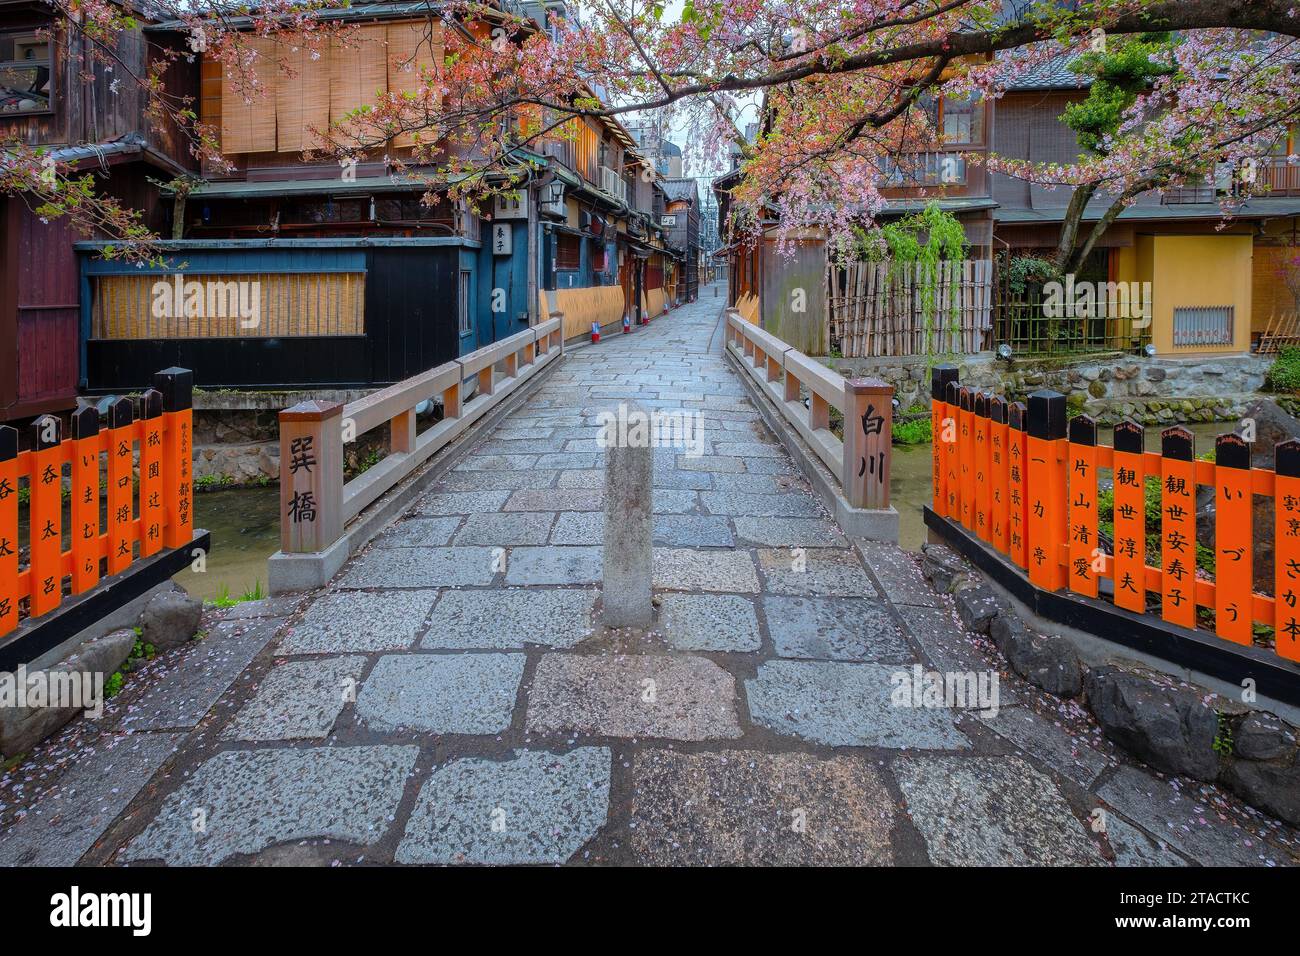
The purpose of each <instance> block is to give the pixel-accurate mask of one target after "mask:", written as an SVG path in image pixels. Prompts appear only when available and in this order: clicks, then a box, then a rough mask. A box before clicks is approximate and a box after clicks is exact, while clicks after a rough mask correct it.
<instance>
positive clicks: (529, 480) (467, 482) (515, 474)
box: [417, 470, 560, 507]
mask: <svg viewBox="0 0 1300 956" xmlns="http://www.w3.org/2000/svg"><path fill="white" fill-rule="evenodd" d="M559 474H560V473H559V472H558V471H553V470H547V471H541V470H533V471H453V472H451V473H449V474H447V475H444V476H443V478H442V480H441V481H439V482H438V485H437V491H438V493H440V494H448V493H450V494H478V493H482V492H489V491H525V490H530V489H536V488H550V487H552V486H553V485H554V484H555V482H556V480H557V479H558V476H559ZM503 497H504V496H503ZM417 507H418V505H417ZM498 507H499V506H498Z"/></svg>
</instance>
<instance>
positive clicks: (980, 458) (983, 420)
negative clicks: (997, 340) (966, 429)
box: [974, 392, 993, 541]
mask: <svg viewBox="0 0 1300 956" xmlns="http://www.w3.org/2000/svg"><path fill="white" fill-rule="evenodd" d="M989 397H990V396H989V394H988V392H978V393H976V395H975V419H974V421H975V462H974V467H975V533H976V534H977V535H979V537H980V539H981V540H982V541H991V540H992V539H993V516H992V514H991V513H990V505H991V499H990V496H989V485H990V481H989V478H990V475H989V468H990V463H991V460H992V451H993V449H992V444H991V438H990V435H989V425H990V424H991V423H990V421H989Z"/></svg>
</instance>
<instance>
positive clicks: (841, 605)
mask: <svg viewBox="0 0 1300 956" xmlns="http://www.w3.org/2000/svg"><path fill="white" fill-rule="evenodd" d="M763 614H764V616H765V617H766V618H767V630H768V633H769V634H771V635H772V643H773V644H774V645H775V647H776V653H777V655H778V656H780V657H803V658H810V659H813V660H833V661H891V662H896V663H910V662H911V661H912V659H913V658H914V656H915V655H914V654H913V653H912V652H911V650H910V649H909V648H908V647H907V645H906V644H904V643H903V640H902V638H901V637H900V636H899V633H898V628H897V627H896V626H895V625H894V621H893V618H891V617H890V616H889V612H888V611H887V610H886V609H885V606H884V605H883V604H882V603H880V602H878V601H873V600H870V599H866V598H817V597H783V596H780V595H770V594H769V595H766V596H765V597H764V598H763Z"/></svg>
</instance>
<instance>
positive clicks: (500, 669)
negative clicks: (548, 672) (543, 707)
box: [356, 654, 524, 734]
mask: <svg viewBox="0 0 1300 956" xmlns="http://www.w3.org/2000/svg"><path fill="white" fill-rule="evenodd" d="M523 675H524V655H523V654H391V655H388V656H385V657H381V658H380V659H379V660H378V661H376V662H375V666H374V668H373V669H372V670H371V672H370V674H369V676H367V677H366V680H365V683H364V685H362V688H361V693H360V694H359V695H358V696H357V705H356V711H357V719H358V721H360V722H361V723H362V724H363V725H365V726H366V727H368V728H369V729H371V730H379V731H396V730H414V731H424V732H427V733H434V734H495V733H500V732H501V731H503V730H505V729H506V728H507V727H509V726H510V714H511V712H512V711H513V710H514V707H515V698H516V696H517V695H518V690H519V681H520V679H521V678H522V677H523Z"/></svg>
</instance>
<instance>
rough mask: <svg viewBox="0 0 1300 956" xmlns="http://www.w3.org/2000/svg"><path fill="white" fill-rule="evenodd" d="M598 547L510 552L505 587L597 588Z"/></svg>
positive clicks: (599, 555)
mask: <svg viewBox="0 0 1300 956" xmlns="http://www.w3.org/2000/svg"><path fill="white" fill-rule="evenodd" d="M600 576H601V549H600V548H598V547H559V546H556V545H549V546H547V547H544V548H513V549H511V551H510V556H509V559H508V563H507V565H506V584H510V585H554V584H599V583H600Z"/></svg>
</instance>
